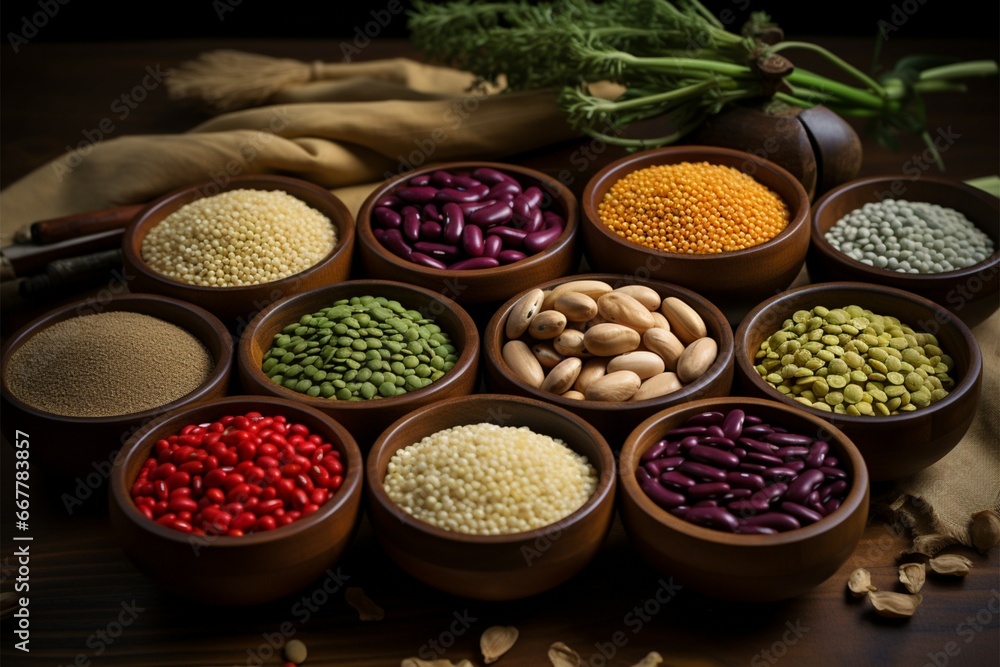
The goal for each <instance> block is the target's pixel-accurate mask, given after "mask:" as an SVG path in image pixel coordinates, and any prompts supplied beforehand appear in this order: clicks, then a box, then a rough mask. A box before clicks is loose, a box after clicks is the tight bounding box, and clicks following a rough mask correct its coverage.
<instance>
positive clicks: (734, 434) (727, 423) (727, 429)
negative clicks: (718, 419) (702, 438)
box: [722, 409, 746, 440]
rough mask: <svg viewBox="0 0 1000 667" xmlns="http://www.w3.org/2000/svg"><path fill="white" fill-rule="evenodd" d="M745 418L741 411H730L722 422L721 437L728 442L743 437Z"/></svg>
mask: <svg viewBox="0 0 1000 667" xmlns="http://www.w3.org/2000/svg"><path fill="white" fill-rule="evenodd" d="M745 417H746V413H745V412H743V411H742V410H739V409H736V410H730V411H729V414H727V415H726V417H725V419H724V420H723V421H722V435H723V436H724V437H726V438H728V439H729V440H736V438H738V437H740V436H741V435H743V420H744V418H745Z"/></svg>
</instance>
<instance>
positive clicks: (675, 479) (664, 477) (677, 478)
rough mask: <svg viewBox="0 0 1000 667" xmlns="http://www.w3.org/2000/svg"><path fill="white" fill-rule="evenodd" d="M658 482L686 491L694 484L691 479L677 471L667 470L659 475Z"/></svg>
mask: <svg viewBox="0 0 1000 667" xmlns="http://www.w3.org/2000/svg"><path fill="white" fill-rule="evenodd" d="M659 480H660V483H661V484H667V485H669V486H673V487H675V488H678V489H688V488H691V487H692V486H694V485H695V484H696V482H695V481H694V480H693V479H691V478H690V477H688V476H687V475H685V474H684V473H682V472H679V471H677V470H668V471H666V472H663V473H660V475H659Z"/></svg>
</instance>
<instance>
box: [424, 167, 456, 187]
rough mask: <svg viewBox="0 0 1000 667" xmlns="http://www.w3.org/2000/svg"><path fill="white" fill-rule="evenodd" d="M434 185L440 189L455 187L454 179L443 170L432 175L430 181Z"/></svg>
mask: <svg viewBox="0 0 1000 667" xmlns="http://www.w3.org/2000/svg"><path fill="white" fill-rule="evenodd" d="M428 182H429V183H430V184H432V185H436V186H437V187H439V188H447V187H451V186H452V185H455V179H454V177H453V176H452V175H451V174H449V173H448V172H447V171H445V170H443V169H438V170H437V171H435V172H433V173H432V174H431V175H430V179H429V181H428Z"/></svg>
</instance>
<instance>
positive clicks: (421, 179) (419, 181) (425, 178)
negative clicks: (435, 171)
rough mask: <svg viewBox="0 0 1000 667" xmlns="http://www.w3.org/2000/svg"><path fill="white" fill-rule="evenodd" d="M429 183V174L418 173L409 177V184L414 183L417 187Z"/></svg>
mask: <svg viewBox="0 0 1000 667" xmlns="http://www.w3.org/2000/svg"><path fill="white" fill-rule="evenodd" d="M430 184H431V174H420V175H419V176H414V177H413V178H411V179H410V185H415V186H417V187H423V186H425V185H430Z"/></svg>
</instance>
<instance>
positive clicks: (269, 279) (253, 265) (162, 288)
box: [123, 175, 354, 334]
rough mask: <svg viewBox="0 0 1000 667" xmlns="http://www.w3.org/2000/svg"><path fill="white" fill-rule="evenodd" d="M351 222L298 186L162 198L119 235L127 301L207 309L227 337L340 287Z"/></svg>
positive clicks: (319, 192) (279, 179) (316, 192)
mask: <svg viewBox="0 0 1000 667" xmlns="http://www.w3.org/2000/svg"><path fill="white" fill-rule="evenodd" d="M353 248H354V217H353V216H352V215H351V213H350V211H349V210H348V209H347V207H346V206H345V205H344V204H343V202H341V201H340V200H339V199H338V198H337V197H335V196H334V195H333V194H332V193H331V192H330V191H329V190H326V189H325V188H322V187H319V186H317V185H314V184H312V183H309V182H307V181H303V180H300V179H295V178H290V177H285V176H271V175H257V176H241V177H234V178H232V179H231V180H230V181H229V182H228V183H226V184H225V185H223V186H220V185H218V184H216V183H214V182H208V183H201V184H198V185H194V186H190V187H187V188H184V189H182V190H178V191H175V192H172V193H170V194H167V195H165V196H163V197H161V198H160V199H158V200H156V201H155V202H153V203H151V204H150V205H149V206H147V207H146V208H145V209H143V210H142V211H141V212H140V213H139V214H138V215H137V216H136V218H135V220H133V221H132V223H131V224H130V225H129V226H128V228H127V229H126V231H125V237H124V239H123V261H124V266H125V278H126V279H127V280H128V282H129V289H130V290H132V291H144V292H149V293H154V294H163V295H165V296H172V297H174V298H178V299H184V300H186V301H190V302H193V303H197V304H199V305H201V306H203V307H206V308H208V309H209V310H211V311H212V312H213V313H215V314H216V315H218V316H219V318H220V319H222V320H223V322H224V323H225V324H226V325H227V326H228V327H229V328H230V329H231V330H232V331H234V332H235V333H237V334H239V333H242V329H243V328H245V327H246V325H247V324H248V323H249V322H250V320H251V319H252V318H253V316H254V315H255V314H257V313H258V312H260V311H261V310H263V309H264V308H266V307H267V306H269V305H270V304H272V303H274V302H276V301H278V300H279V299H282V298H284V297H287V296H291V295H293V294H298V293H300V292H304V291H306V290H308V289H312V288H314V287H319V286H321V285H327V284H330V283H335V282H340V281H343V280H346V279H347V278H348V275H349V272H350V265H351V257H352V254H353Z"/></svg>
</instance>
